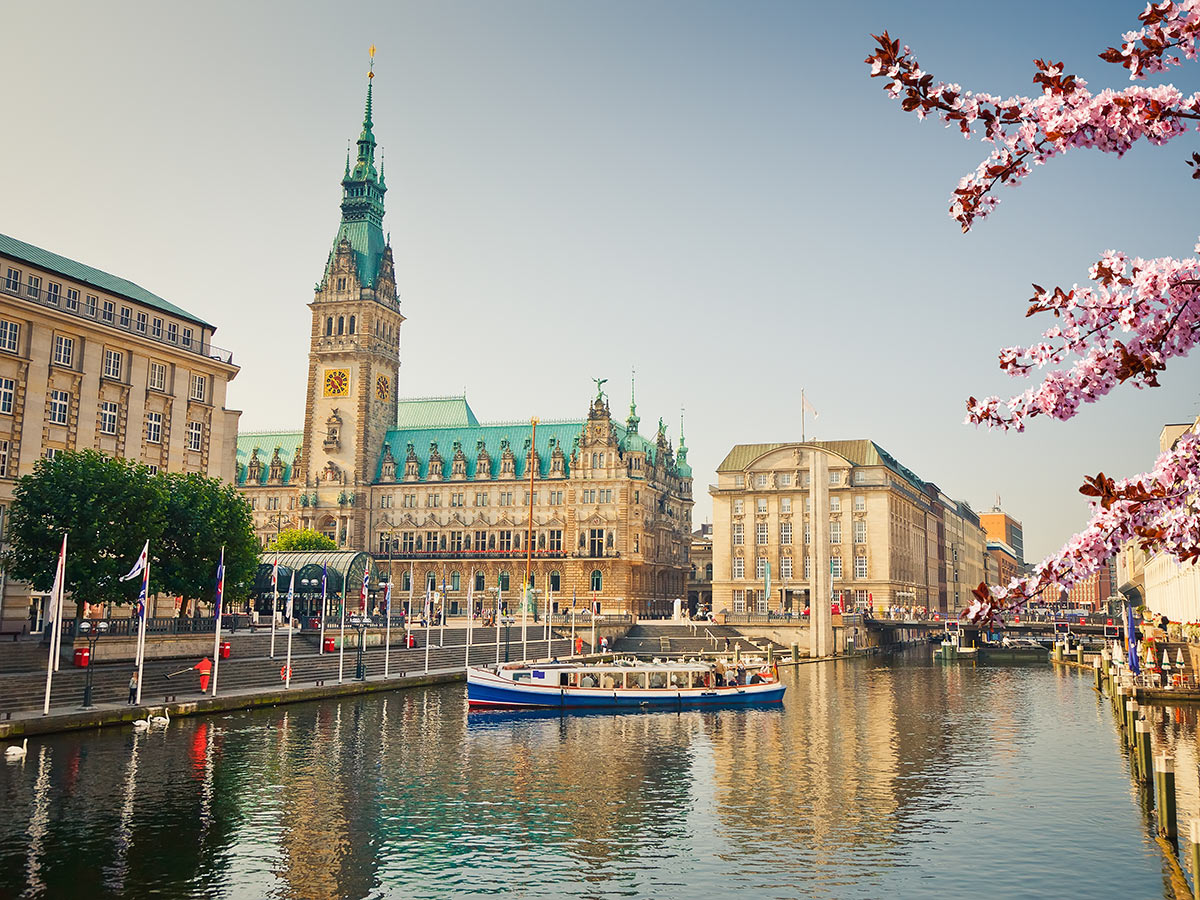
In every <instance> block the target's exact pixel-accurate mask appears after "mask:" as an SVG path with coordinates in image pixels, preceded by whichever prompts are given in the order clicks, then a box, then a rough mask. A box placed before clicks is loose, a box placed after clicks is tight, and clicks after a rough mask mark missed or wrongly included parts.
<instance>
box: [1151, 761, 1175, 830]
mask: <svg viewBox="0 0 1200 900" xmlns="http://www.w3.org/2000/svg"><path fill="white" fill-rule="evenodd" d="M1154 790H1155V793H1156V794H1157V795H1158V831H1159V833H1160V834H1161V835H1162V836H1163V837H1165V838H1167V839H1168V840H1174V839H1175V837H1176V835H1177V833H1178V831H1177V828H1176V823H1175V757H1173V756H1170V755H1168V754H1166V753H1160V754H1159V755H1158V756H1156V757H1154Z"/></svg>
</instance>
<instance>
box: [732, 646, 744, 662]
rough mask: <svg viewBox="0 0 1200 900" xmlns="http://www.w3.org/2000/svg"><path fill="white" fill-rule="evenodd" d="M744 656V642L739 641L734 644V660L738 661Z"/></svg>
mask: <svg viewBox="0 0 1200 900" xmlns="http://www.w3.org/2000/svg"><path fill="white" fill-rule="evenodd" d="M741 658H742V642H741V641H738V642H737V643H736V644H734V645H733V661H734V662H737V661H738V660H740V659H741Z"/></svg>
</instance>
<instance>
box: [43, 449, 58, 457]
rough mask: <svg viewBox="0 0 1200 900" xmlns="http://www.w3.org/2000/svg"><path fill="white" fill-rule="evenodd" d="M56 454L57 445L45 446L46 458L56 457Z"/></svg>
mask: <svg viewBox="0 0 1200 900" xmlns="http://www.w3.org/2000/svg"><path fill="white" fill-rule="evenodd" d="M56 456H58V448H57V447H47V448H46V453H45V457H46V459H54V457H56Z"/></svg>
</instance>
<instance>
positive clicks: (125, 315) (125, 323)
mask: <svg viewBox="0 0 1200 900" xmlns="http://www.w3.org/2000/svg"><path fill="white" fill-rule="evenodd" d="M132 315H133V310H132V309H130V308H129V307H128V306H122V307H121V327H122V328H128V327H129V319H130V317H131V316H132Z"/></svg>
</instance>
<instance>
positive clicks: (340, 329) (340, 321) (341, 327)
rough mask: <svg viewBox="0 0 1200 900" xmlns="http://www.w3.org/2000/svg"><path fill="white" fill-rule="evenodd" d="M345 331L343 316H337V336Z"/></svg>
mask: <svg viewBox="0 0 1200 900" xmlns="http://www.w3.org/2000/svg"><path fill="white" fill-rule="evenodd" d="M345 330H346V319H345V317H344V316H338V334H342V333H343V332H345Z"/></svg>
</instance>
